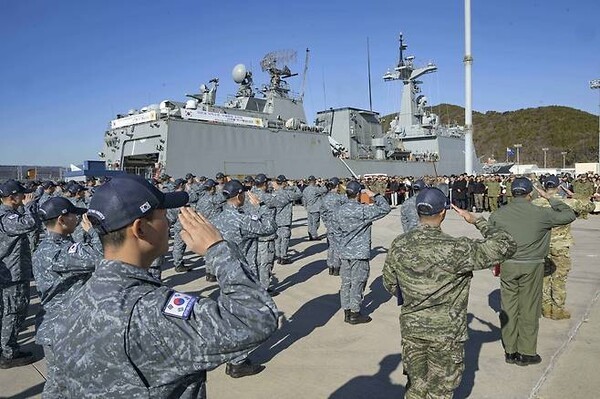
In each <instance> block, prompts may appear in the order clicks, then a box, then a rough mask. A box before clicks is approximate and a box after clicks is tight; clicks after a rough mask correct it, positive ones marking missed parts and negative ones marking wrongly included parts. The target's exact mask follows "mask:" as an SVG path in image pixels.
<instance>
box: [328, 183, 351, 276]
mask: <svg viewBox="0 0 600 399" xmlns="http://www.w3.org/2000/svg"><path fill="white" fill-rule="evenodd" d="M339 186H340V179H338V178H337V177H332V178H331V179H329V181H328V182H327V183H326V187H327V188H328V189H329V192H328V193H327V194H325V196H324V197H323V203H322V204H321V215H322V216H323V224H325V227H326V228H327V267H328V268H329V274H330V275H332V276H339V275H340V265H341V259H340V254H339V248H337V242H338V237H337V236H336V234H335V233H336V231H337V230H336V229H335V228H334V226H333V223H334V222H335V221H334V219H333V213H334V212H335V210H336V209H337V208H339V207H340V206H341V205H342V204H344V203H345V202H347V201H348V197H346V196H345V195H342V194H340V193H338V188H339Z"/></svg>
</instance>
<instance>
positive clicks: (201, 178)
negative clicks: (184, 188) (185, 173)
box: [198, 176, 206, 181]
mask: <svg viewBox="0 0 600 399" xmlns="http://www.w3.org/2000/svg"><path fill="white" fill-rule="evenodd" d="M198 180H199V181H206V176H200V177H199V178H198Z"/></svg>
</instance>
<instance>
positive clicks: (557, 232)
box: [533, 194, 594, 319]
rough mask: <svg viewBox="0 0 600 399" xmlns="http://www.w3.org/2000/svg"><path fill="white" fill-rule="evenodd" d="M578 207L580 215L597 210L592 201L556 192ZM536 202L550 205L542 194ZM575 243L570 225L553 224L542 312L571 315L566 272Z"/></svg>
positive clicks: (558, 316) (550, 315)
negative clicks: (567, 302) (566, 301)
mask: <svg viewBox="0 0 600 399" xmlns="http://www.w3.org/2000/svg"><path fill="white" fill-rule="evenodd" d="M554 198H558V199H560V200H561V201H563V202H564V203H566V204H567V205H569V206H570V207H571V209H573V211H575V213H576V214H577V217H584V216H586V215H587V214H588V213H589V212H591V211H593V210H594V204H593V203H592V202H591V201H582V200H578V199H575V198H561V197H560V196H559V195H558V194H555V195H554ZM533 204H534V205H537V206H542V207H550V203H549V202H548V201H546V200H545V199H543V198H538V199H536V200H534V201H533ZM571 245H573V235H572V234H571V225H570V224H567V225H564V226H557V227H553V228H552V232H551V236H550V253H549V255H548V257H547V258H546V260H545V270H546V272H545V273H544V283H543V284H544V285H543V288H542V315H543V316H544V317H547V318H551V319H568V318H569V317H570V316H571V315H570V313H569V312H568V311H567V310H566V309H565V300H566V298H567V275H568V274H569V270H571V255H570V247H571Z"/></svg>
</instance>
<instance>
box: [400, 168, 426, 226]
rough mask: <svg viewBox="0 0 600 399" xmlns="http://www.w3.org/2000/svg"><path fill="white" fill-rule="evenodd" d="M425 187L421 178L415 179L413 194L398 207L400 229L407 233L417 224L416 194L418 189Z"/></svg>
mask: <svg viewBox="0 0 600 399" xmlns="http://www.w3.org/2000/svg"><path fill="white" fill-rule="evenodd" d="M425 187H427V185H426V184H425V182H424V181H423V180H422V179H419V180H417V181H416V182H414V183H413V185H412V189H413V192H414V194H413V196H412V197H410V198H409V199H407V200H406V201H404V203H403V204H402V206H401V207H400V222H401V223H402V230H403V231H404V232H405V233H408V232H409V231H411V230H412V229H415V228H417V226H418V225H419V215H418V214H417V195H418V194H419V191H421V190H422V189H424V188H425Z"/></svg>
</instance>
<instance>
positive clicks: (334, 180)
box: [329, 177, 340, 186]
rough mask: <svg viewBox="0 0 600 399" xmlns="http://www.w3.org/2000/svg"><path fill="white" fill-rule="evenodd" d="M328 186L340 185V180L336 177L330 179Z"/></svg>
mask: <svg viewBox="0 0 600 399" xmlns="http://www.w3.org/2000/svg"><path fill="white" fill-rule="evenodd" d="M329 184H331V185H332V186H337V185H338V184H340V179H338V178H337V177H332V178H331V179H329Z"/></svg>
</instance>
